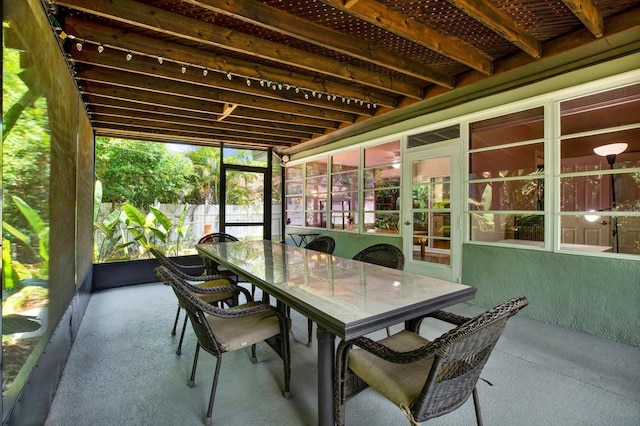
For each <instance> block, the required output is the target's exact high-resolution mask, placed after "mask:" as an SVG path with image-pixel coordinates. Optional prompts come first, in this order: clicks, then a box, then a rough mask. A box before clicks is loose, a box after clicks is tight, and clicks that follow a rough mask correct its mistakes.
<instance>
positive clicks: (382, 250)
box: [353, 244, 404, 270]
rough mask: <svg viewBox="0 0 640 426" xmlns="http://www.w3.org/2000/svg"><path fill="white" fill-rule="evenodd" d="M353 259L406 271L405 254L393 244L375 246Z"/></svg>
mask: <svg viewBox="0 0 640 426" xmlns="http://www.w3.org/2000/svg"><path fill="white" fill-rule="evenodd" d="M353 259H354V260H359V261H362V262H367V263H373V264H375V265H380V266H386V267H388V268H393V269H400V270H402V269H404V254H402V251H401V250H400V249H399V248H398V247H396V246H393V245H391V244H374V245H372V246H370V247H367V248H366V249H364V250H362V251H361V252H360V253H358V254H356V255H355V256H353Z"/></svg>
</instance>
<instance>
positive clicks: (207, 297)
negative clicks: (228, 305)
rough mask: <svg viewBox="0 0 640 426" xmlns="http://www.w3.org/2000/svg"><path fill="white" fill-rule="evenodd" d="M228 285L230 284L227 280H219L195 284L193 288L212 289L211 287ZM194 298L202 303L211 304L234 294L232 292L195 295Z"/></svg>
mask: <svg viewBox="0 0 640 426" xmlns="http://www.w3.org/2000/svg"><path fill="white" fill-rule="evenodd" d="M228 285H231V283H230V282H229V281H228V280H225V279H220V280H212V281H205V282H203V283H199V284H195V287H200V288H212V287H224V286H228ZM196 296H198V298H199V299H200V300H202V301H203V302H207V303H212V302H219V301H220V300H226V299H229V298H231V297H233V296H234V293H233V292H232V291H225V292H223V293H211V294H200V293H196Z"/></svg>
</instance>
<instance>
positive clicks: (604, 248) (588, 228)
mask: <svg viewBox="0 0 640 426" xmlns="http://www.w3.org/2000/svg"><path fill="white" fill-rule="evenodd" d="M561 229H562V230H561V244H560V248H561V249H566V250H579V251H589V252H614V253H627V254H640V217H639V216H608V215H606V213H605V214H603V212H594V213H592V214H585V215H575V216H562V217H561ZM616 229H617V232H614V231H615V230H616Z"/></svg>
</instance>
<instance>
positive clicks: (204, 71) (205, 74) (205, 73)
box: [202, 68, 209, 77]
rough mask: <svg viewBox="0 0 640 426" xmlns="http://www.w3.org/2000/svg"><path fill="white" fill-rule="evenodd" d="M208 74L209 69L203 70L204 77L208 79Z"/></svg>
mask: <svg viewBox="0 0 640 426" xmlns="http://www.w3.org/2000/svg"><path fill="white" fill-rule="evenodd" d="M207 74H209V70H208V69H206V68H205V69H203V70H202V75H203V76H205V77H206V76H207Z"/></svg>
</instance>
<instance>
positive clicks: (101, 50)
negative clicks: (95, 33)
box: [98, 44, 104, 53]
mask: <svg viewBox="0 0 640 426" xmlns="http://www.w3.org/2000/svg"><path fill="white" fill-rule="evenodd" d="M102 52H104V46H103V45H101V44H99V45H98V53H102Z"/></svg>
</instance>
